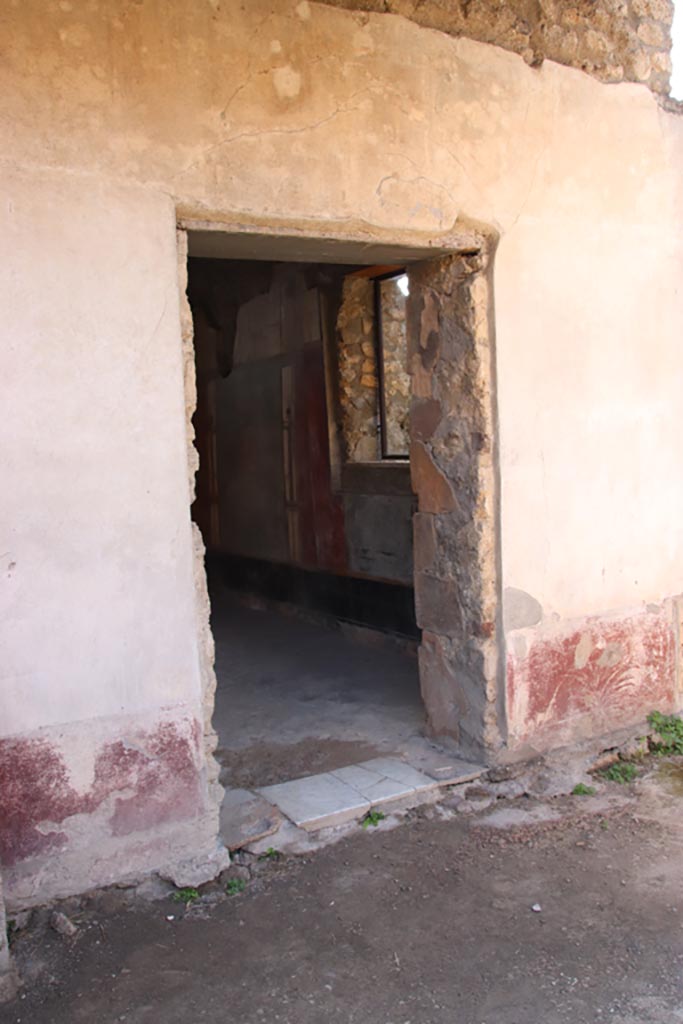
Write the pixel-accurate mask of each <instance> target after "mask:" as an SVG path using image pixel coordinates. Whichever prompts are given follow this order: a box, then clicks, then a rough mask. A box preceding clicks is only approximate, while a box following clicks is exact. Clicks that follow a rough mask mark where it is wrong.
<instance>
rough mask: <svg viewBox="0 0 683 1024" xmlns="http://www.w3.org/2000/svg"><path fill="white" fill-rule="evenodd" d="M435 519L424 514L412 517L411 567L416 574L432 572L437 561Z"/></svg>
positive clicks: (416, 514)
mask: <svg viewBox="0 0 683 1024" xmlns="http://www.w3.org/2000/svg"><path fill="white" fill-rule="evenodd" d="M436 545H437V539H436V521H435V517H434V516H432V515H429V514H428V513H424V512H416V513H415V515H414V516H413V566H414V570H415V572H416V573H423V572H432V573H433V572H434V570H435V567H436V560H437V546H436Z"/></svg>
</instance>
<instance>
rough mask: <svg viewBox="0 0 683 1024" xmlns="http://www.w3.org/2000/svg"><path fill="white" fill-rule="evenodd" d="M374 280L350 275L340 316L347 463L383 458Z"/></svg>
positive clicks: (344, 437) (341, 377)
mask: <svg viewBox="0 0 683 1024" xmlns="http://www.w3.org/2000/svg"><path fill="white" fill-rule="evenodd" d="M373 331H374V307H373V282H372V281H371V280H370V279H368V278H365V277H347V278H346V280H345V281H344V288H343V293H342V303H341V307H340V309H339V315H338V317H337V333H338V345H339V349H338V351H339V402H340V405H341V420H342V444H343V448H344V452H343V454H344V459H345V460H346V461H348V462H376V461H377V459H378V458H379V457H380V450H379V433H378V431H379V420H378V403H377V387H378V383H377V359H376V355H375V343H374V340H373Z"/></svg>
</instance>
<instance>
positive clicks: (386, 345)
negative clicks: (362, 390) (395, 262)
mask: <svg viewBox="0 0 683 1024" xmlns="http://www.w3.org/2000/svg"><path fill="white" fill-rule="evenodd" d="M381 296H382V298H381V304H382V354H383V360H384V400H385V429H386V437H387V453H388V454H389V455H405V456H406V457H407V455H408V447H409V445H410V435H409V422H408V421H409V416H410V373H409V371H408V355H407V351H406V296H405V295H404V294H403V293H402V292H401V289H400V288H399V287H398V285H397V284H396V282H395V280H391V281H386V282H384V283H383V286H382V291H381Z"/></svg>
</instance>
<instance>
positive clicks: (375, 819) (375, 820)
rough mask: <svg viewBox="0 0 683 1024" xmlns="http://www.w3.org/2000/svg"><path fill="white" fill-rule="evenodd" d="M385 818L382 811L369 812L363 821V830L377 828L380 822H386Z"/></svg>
mask: <svg viewBox="0 0 683 1024" xmlns="http://www.w3.org/2000/svg"><path fill="white" fill-rule="evenodd" d="M385 818H386V814H383V813H382V811H368V813H367V814H366V815H365V817H364V818H363V820H362V821H361V825H362V826H363V828H368V827H369V826H370V825H372V827H373V828H377V826H378V825H379V823H380V821H384V819H385Z"/></svg>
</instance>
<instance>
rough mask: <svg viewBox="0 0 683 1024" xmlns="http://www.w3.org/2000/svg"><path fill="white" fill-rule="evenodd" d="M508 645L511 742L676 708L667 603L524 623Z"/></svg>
mask: <svg viewBox="0 0 683 1024" xmlns="http://www.w3.org/2000/svg"><path fill="white" fill-rule="evenodd" d="M507 646H508V654H507V712H508V732H509V740H510V743H511V745H517V744H519V743H523V742H527V741H529V742H532V743H534V744H537V743H540V744H543V743H556V742H558V741H559V742H569V741H571V740H573V739H580V738H582V737H584V736H589V735H600V733H606V732H608V731H610V730H611V729H614V728H619V727H621V726H626V725H629V724H631V723H636V722H638V721H641V720H643V719H644V718H645V717H646V715H647V714H648V712H650V711H652V710H653V709H655V708H656V709H659V710H665V711H669V710H673V709H674V706H675V703H676V640H675V633H674V627H673V619H672V610H671V608H670V607H668V606H667V605H666V604H665V605H663V606H662V608H661V610H657V611H656V612H643V613H642V614H636V615H630V616H627V617H623V618H591V619H586V620H583V621H582V623H581V624H580V625H579V624H577V623H576V622H575V621H574V622H572V623H570V624H568V625H567V626H566V627H565V628H564V629H563V628H562V625H561V624H560V625H559V626H558V625H552V626H550V625H549V626H541V627H538V628H536V629H525V630H518V631H515V632H512V633H511V634H508V637H507Z"/></svg>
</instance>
